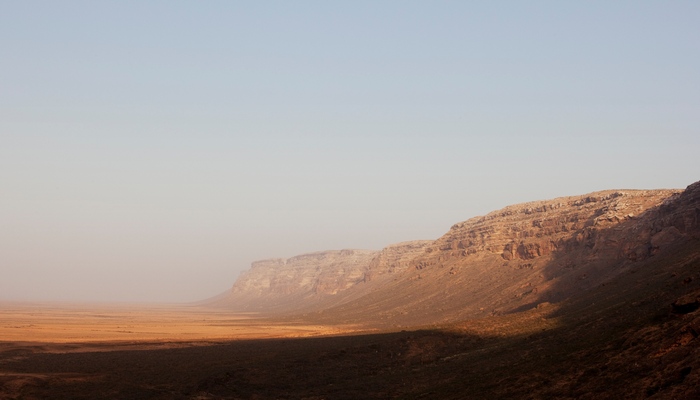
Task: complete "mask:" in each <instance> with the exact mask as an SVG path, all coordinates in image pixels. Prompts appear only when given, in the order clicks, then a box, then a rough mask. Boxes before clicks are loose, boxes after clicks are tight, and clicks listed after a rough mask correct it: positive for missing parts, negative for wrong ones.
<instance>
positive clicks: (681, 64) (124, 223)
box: [0, 0, 700, 301]
mask: <svg viewBox="0 0 700 400" xmlns="http://www.w3.org/2000/svg"><path fill="white" fill-rule="evenodd" d="M698 21H700V2H697V1H687V2H682V1H646V2H645V1H629V2H625V1H615V2H610V1H599V2H595V1H586V2H573V1H571V2H562V1H550V2H536V1H530V2H524V1H512V2H506V1H498V2H493V1H482V2H476V1H421V2H417V1H346V2H339V1H335V2H329V1H247V2H243V1H238V2H235V1H206V2H201V1H198V2H195V1H190V2H185V1H177V2H175V1H150V2H135V1H134V2H126V1H118V2H117V1H114V2H107V1H99V2H96V1H84V2H71V1H61V2H56V1H41V2H38V1H26V0H22V1H4V2H2V3H1V4H0V300H2V299H5V300H13V299H14V300H110V301H111V300H122V301H191V300H198V299H202V298H206V297H209V296H212V295H215V294H218V293H219V292H222V291H224V290H226V289H227V288H229V287H230V286H231V285H232V284H233V282H234V281H235V279H236V277H237V275H238V273H239V272H240V271H241V270H244V269H246V268H248V266H249V264H250V262H251V261H253V260H256V259H263V258H269V257H289V256H293V255H296V254H300V253H304V252H310V251H317V250H326V249H341V248H368V249H380V248H382V247H384V246H386V245H388V244H391V243H395V242H400V241H405V240H413V239H435V238H437V237H439V236H440V235H442V234H443V233H445V232H446V231H447V230H448V229H449V227H450V226H451V225H452V224H454V223H456V222H459V221H463V220H466V219H468V218H470V217H473V216H476V215H481V214H484V213H486V212H489V211H492V210H494V209H498V208H501V207H503V206H506V205H509V204H512V203H518V202H523V201H530V200H539V199H547V198H552V197H557V196H565V195H576V194H583V193H587V192H591V191H595V190H603V189H614V188H676V187H685V186H687V185H688V184H690V183H692V182H694V181H697V180H700V156H699V154H700V23H698Z"/></svg>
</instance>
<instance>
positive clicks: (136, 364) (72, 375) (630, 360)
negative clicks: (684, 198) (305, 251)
mask: <svg viewBox="0 0 700 400" xmlns="http://www.w3.org/2000/svg"><path fill="white" fill-rule="evenodd" d="M661 304H668V303H667V302H666V301H664V302H662V303H658V304H654V302H649V303H647V304H645V305H641V306H638V307H636V309H635V310H632V311H633V312H628V310H627V309H626V308H625V306H620V307H622V308H620V307H616V306H608V307H606V312H605V313H604V314H600V313H588V312H586V313H584V312H583V311H584V310H585V309H586V308H588V307H590V304H589V303H585V302H583V303H580V304H577V303H572V304H569V305H567V310H565V311H566V312H563V311H562V308H560V307H559V306H555V305H552V306H551V307H549V308H543V309H533V310H530V311H527V312H523V313H518V314H511V315H503V316H495V317H491V318H485V319H481V320H473V321H464V322H462V323H458V324H452V325H450V326H442V327H437V326H435V327H429V328H427V327H424V328H423V329H418V328H416V329H415V330H395V331H372V330H370V329H363V328H362V327H357V326H342V325H335V326H323V325H315V324H313V323H309V322H304V321H301V320H294V319H291V318H288V319H286V320H282V319H278V320H274V319H266V318H260V317H257V316H256V315H252V314H232V313H231V312H228V311H224V310H211V309H204V308H197V307H181V306H180V307H179V306H163V305H159V306H152V305H81V304H19V303H4V304H0V399H49V398H50V399H97V398H100V399H309V400H310V399H317V400H320V399H358V398H365V399H393V398H399V399H415V398H425V399H433V398H440V399H471V398H473V399H485V398H494V399H496V398H523V399H526V398H531V399H536V398H571V399H573V398H576V399H586V398H589V399H600V398H611V399H612V398H615V399H625V398H629V399H637V398H674V399H697V398H700V349H699V346H698V343H700V340H697V339H696V337H697V334H698V332H697V331H698V329H700V328H698V327H700V313H696V312H693V313H689V314H686V315H673V314H671V313H668V312H666V311H665V310H666V307H662V308H659V306H660V305H661ZM654 310H656V312H652V311H654ZM659 310H664V311H662V312H659ZM566 315H575V316H576V317H575V318H569V317H566ZM612 316H616V317H617V318H611V317H612Z"/></svg>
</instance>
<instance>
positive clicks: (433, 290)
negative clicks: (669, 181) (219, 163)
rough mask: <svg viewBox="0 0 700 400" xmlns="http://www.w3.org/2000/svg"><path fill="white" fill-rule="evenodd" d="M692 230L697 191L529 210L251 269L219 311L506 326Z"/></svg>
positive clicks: (655, 253) (599, 197)
mask: <svg viewBox="0 0 700 400" xmlns="http://www.w3.org/2000/svg"><path fill="white" fill-rule="evenodd" d="M699 221H700V183H695V184H693V185H690V186H689V187H688V188H687V189H686V190H685V191H682V190H609V191H601V192H595V193H591V194H587V195H583V196H571V197H561V198H556V199H553V200H547V201H535V202H529V203H524V204H518V205H513V206H509V207H505V208H503V209H501V210H498V211H494V212H491V213H489V214H487V215H485V216H480V217H475V218H471V219H469V220H466V221H464V222H460V223H457V224H455V225H453V226H452V227H451V228H450V229H449V231H448V232H447V233H446V234H445V235H443V236H442V237H440V238H438V239H437V240H434V241H413V242H404V243H399V244H395V245H391V246H387V247H386V248H384V249H383V250H381V251H361V250H342V251H331V252H320V253H313V254H307V255H302V256H297V257H293V258H290V259H287V260H282V259H278V260H266V261H259V262H255V263H253V266H252V267H251V269H250V270H249V271H246V272H245V273H243V274H242V275H241V277H240V278H239V280H238V281H237V282H236V283H235V285H234V286H233V288H232V290H231V292H230V293H229V294H228V295H227V300H226V302H225V303H226V304H227V305H229V306H231V307H233V308H236V309H239V310H257V311H264V312H273V311H278V312H291V313H294V312H304V313H307V312H312V313H315V314H313V315H314V318H317V319H318V321H319V322H331V321H330V320H331V319H332V320H333V321H332V322H337V321H344V322H347V323H360V322H367V323H370V324H372V325H374V326H382V325H383V326H394V327H401V326H411V325H413V326H415V325H419V324H433V323H441V322H450V321H457V320H464V319H468V318H479V317H487V316H490V315H498V314H508V313H513V312H518V311H524V310H528V309H531V308H535V307H539V306H541V305H543V304H548V303H556V302H559V301H562V300H565V299H567V298H571V297H574V296H577V295H578V294H581V293H584V292H586V291H590V290H592V289H594V288H596V287H599V286H601V285H605V284H606V283H607V282H610V281H611V280H614V279H623V278H620V277H624V276H626V275H625V274H629V273H633V272H634V271H635V269H638V268H643V267H644V266H645V265H647V264H649V260H652V261H653V260H654V259H655V257H659V256H663V254H665V253H664V252H669V251H673V249H674V248H676V247H678V246H681V245H682V244H683V243H690V245H691V248H694V247H693V243H695V244H697V243H698V242H700V222H699ZM696 247H697V246H696ZM698 251H700V248H698ZM655 265H656V264H655Z"/></svg>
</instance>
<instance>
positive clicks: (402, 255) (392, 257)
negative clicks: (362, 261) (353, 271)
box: [364, 240, 433, 282]
mask: <svg viewBox="0 0 700 400" xmlns="http://www.w3.org/2000/svg"><path fill="white" fill-rule="evenodd" d="M432 243H433V241H432V240H414V241H410V242H402V243H397V244H392V245H390V246H387V247H385V248H384V249H382V251H380V252H379V254H377V255H376V256H375V257H374V258H372V261H370V263H369V265H368V266H367V271H366V272H365V274H364V281H365V282H369V281H372V280H373V279H376V278H377V277H380V276H382V275H385V274H397V273H400V272H403V271H405V270H406V269H407V268H409V266H410V265H411V261H412V260H413V259H414V258H416V257H417V256H419V255H421V254H422V253H423V252H424V251H425V249H426V248H427V247H428V245H430V244H432Z"/></svg>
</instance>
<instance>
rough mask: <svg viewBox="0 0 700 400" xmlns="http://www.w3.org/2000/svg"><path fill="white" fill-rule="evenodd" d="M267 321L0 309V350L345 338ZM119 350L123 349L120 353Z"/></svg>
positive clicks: (71, 308)
mask: <svg viewBox="0 0 700 400" xmlns="http://www.w3.org/2000/svg"><path fill="white" fill-rule="evenodd" d="M352 330H353V329H352V327H345V328H344V327H328V326H320V325H305V324H302V323H294V322H280V321H272V320H268V319H265V318H260V317H258V316H257V315H255V314H233V313H231V312H229V311H225V310H212V309H206V308H199V307H188V306H180V305H148V304H136V305H125V304H70V303H60V304H50V303H0V349H2V348H4V349H7V348H8V347H11V346H13V345H20V344H21V345H28V344H30V343H35V344H37V345H39V344H41V345H43V347H44V349H47V345H48V344H56V345H59V344H65V345H67V344H70V345H71V346H54V347H55V348H56V349H57V350H58V351H61V350H59V349H64V350H68V349H71V348H72V349H78V348H87V347H90V348H102V347H104V346H101V344H107V343H109V344H111V345H118V344H122V345H128V344H130V343H140V344H142V345H143V344H145V343H152V344H153V345H156V344H157V345H158V346H160V347H163V346H168V345H173V346H175V345H178V344H183V343H186V342H215V341H222V340H235V339H252V338H255V339H265V338H291V337H307V336H319V335H330V334H339V333H347V332H351V331H352ZM121 348H123V347H121Z"/></svg>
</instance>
